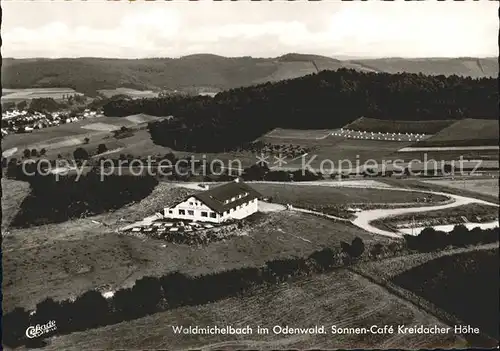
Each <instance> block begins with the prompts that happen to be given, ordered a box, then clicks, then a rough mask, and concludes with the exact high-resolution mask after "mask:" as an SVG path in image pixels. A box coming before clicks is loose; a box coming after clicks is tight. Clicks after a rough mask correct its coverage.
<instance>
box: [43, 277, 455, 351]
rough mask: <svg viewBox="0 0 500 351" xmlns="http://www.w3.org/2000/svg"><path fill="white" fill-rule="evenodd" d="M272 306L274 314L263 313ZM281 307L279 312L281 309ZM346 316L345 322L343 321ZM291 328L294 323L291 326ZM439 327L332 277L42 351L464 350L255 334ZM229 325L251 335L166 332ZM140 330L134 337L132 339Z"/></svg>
mask: <svg viewBox="0 0 500 351" xmlns="http://www.w3.org/2000/svg"><path fill="white" fill-rule="evenodd" d="M269 306H274V307H277V308H269ZM283 306H287V307H286V308H281V307H283ZM346 316H348V317H346ZM297 321H300V323H299V324H297ZM380 321H384V324H395V325H396V324H407V325H415V324H423V325H439V326H443V327H444V325H443V324H442V323H441V322H440V321H438V320H437V319H436V318H434V317H432V316H431V315H429V314H427V313H425V312H421V311H419V310H418V309H417V308H415V307H414V306H413V305H411V304H408V303H406V302H404V301H402V300H401V299H399V298H397V297H394V296H392V295H390V294H388V293H387V291H385V290H384V289H383V288H381V287H379V286H377V285H375V284H373V283H370V282H369V281H368V280H366V279H364V278H361V277H360V276H358V275H356V274H354V273H351V272H348V271H346V270H339V271H336V272H333V273H329V274H323V275H317V276H314V277H310V278H306V279H300V280H298V281H295V282H290V283H284V284H281V285H279V286H276V287H272V288H261V289H259V290H257V291H255V292H253V293H252V294H251V295H248V296H244V297H238V298H229V299H226V300H224V301H220V302H216V303H210V304H206V305H201V306H193V307H182V308H178V309H175V310H171V311H167V312H161V313H156V314H154V315H151V316H148V317H144V318H140V319H137V320H133V321H128V322H123V323H120V324H116V325H112V326H107V327H104V328H98V329H92V330H88V331H85V332H78V333H73V334H71V335H65V336H59V337H55V338H52V339H51V340H50V345H48V346H47V347H46V349H48V350H60V349H69V350H71V349H75V350H77V349H79V350H80V349H102V348H106V347H109V345H113V348H134V349H136V348H141V349H143V348H146V349H159V348H164V347H165V346H166V345H168V346H169V348H172V349H193V348H194V349H200V348H203V349H207V350H215V349H225V348H230V349H246V348H249V349H282V348H286V349H311V348H317V349H331V348H339V349H351V348H356V347H358V348H359V347H363V348H377V347H382V348H394V349H401V348H409V347H411V348H415V349H417V348H436V347H443V348H450V347H460V346H464V345H465V344H464V342H463V340H462V339H461V338H459V337H457V336H455V335H453V334H441V335H421V334H420V335H419V334H414V335H406V336H405V337H403V338H402V337H396V336H395V335H390V334H386V335H380V336H375V335H360V334H350V335H342V336H340V335H336V336H335V337H334V335H332V334H330V333H328V334H325V335H275V334H273V333H272V332H270V333H269V334H268V335H257V334H256V333H255V329H256V327H257V325H260V326H264V327H268V328H272V327H273V326H275V325H281V326H285V325H287V326H290V327H312V326H315V325H324V326H325V328H326V329H328V331H330V327H331V326H332V325H336V326H337V327H348V326H353V325H355V326H359V327H363V326H370V325H373V324H377V325H378V324H380ZM172 325H175V326H178V325H184V326H196V325H199V326H206V325H211V326H212V325H219V326H225V325H231V326H233V327H244V326H246V325H249V326H250V327H252V328H253V329H254V333H253V334H252V335H220V334H219V335H182V336H179V335H174V334H173V332H172V329H171V327H170V326H172ZM137 331H141V337H140V338H138V337H137Z"/></svg>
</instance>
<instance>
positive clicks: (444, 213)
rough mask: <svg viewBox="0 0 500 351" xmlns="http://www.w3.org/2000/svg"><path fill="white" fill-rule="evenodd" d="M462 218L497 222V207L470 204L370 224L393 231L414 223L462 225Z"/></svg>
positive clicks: (474, 221) (470, 220)
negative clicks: (398, 227)
mask: <svg viewBox="0 0 500 351" xmlns="http://www.w3.org/2000/svg"><path fill="white" fill-rule="evenodd" d="M463 218H466V219H467V220H468V221H469V222H472V223H478V222H491V221H494V220H498V207H494V206H489V205H483V204H477V203H472V204H467V205H462V206H458V207H453V208H447V209H444V210H436V211H430V212H421V213H411V214H406V215H402V216H395V217H389V218H384V219H380V220H377V221H374V222H372V223H371V224H372V225H375V226H376V227H378V228H382V229H389V230H394V228H396V225H398V224H403V225H404V226H405V227H409V226H410V225H412V223H414V222H415V225H414V226H413V227H415V226H417V227H424V226H427V225H429V226H434V225H446V224H455V223H463Z"/></svg>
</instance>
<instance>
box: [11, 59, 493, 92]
mask: <svg viewBox="0 0 500 351" xmlns="http://www.w3.org/2000/svg"><path fill="white" fill-rule="evenodd" d="M339 68H348V69H356V70H359V71H364V72H386V73H398V72H408V73H423V74H431V75H439V74H443V75H452V74H456V75H460V76H469V77H473V78H480V77H497V76H498V60H497V59H496V58H481V59H478V58H444V59H439V58H424V59H406V58H384V59H371V60H370V59H367V60H343V61H341V60H336V59H334V58H330V57H325V56H318V55H304V54H287V55H283V56H280V57H276V58H253V57H222V56H217V55H210V54H199V55H189V56H184V57H181V58H178V59H172V58H152V59H105V58H75V59H68V58H62V59H9V58H6V59H4V60H3V62H2V84H3V87H4V88H53V87H67V88H72V89H75V90H76V91H78V92H81V93H85V94H87V95H93V94H95V92H96V91H97V90H100V89H115V88H119V87H126V88H133V89H139V90H163V89H165V90H169V89H172V90H173V89H176V90H186V89H188V90H192V89H193V88H195V90H196V89H197V88H198V89H205V90H207V89H208V90H212V91H220V90H225V89H230V88H237V87H242V86H249V85H252V84H258V83H265V82H268V81H271V82H274V81H279V80H283V79H292V78H297V77H301V76H304V75H307V74H311V73H317V72H318V71H322V70H337V69H339Z"/></svg>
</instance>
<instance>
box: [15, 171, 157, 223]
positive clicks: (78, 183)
mask: <svg viewBox="0 0 500 351" xmlns="http://www.w3.org/2000/svg"><path fill="white" fill-rule="evenodd" d="M32 167H34V166H33V165H32ZM76 177H77V175H68V176H64V177H58V179H56V176H55V175H47V176H42V175H34V176H26V177H25V179H24V180H26V181H28V182H29V183H30V186H31V192H30V194H29V195H28V196H27V197H26V198H25V199H24V201H23V202H22V203H21V206H20V209H19V211H18V213H17V214H16V216H15V217H14V219H13V221H12V225H13V226H15V227H29V226H32V225H41V224H47V223H60V222H64V221H67V220H69V219H73V218H80V217H83V216H90V215H95V214H99V213H103V212H106V211H109V210H113V209H119V208H121V207H123V206H124V205H126V204H128V203H131V202H135V201H140V200H142V199H143V198H145V197H146V196H148V195H149V194H150V193H151V192H152V191H153V189H154V187H155V186H156V185H157V184H158V181H157V180H156V179H155V178H154V177H149V176H142V177H135V176H130V175H122V176H116V175H109V176H104V177H101V176H100V175H99V174H97V173H96V172H89V173H87V174H85V175H81V176H80V178H79V179H78V180H76Z"/></svg>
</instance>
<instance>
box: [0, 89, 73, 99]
mask: <svg viewBox="0 0 500 351" xmlns="http://www.w3.org/2000/svg"><path fill="white" fill-rule="evenodd" d="M63 95H82V93H79V92H77V91H75V90H74V89H71V88H31V89H2V102H8V101H14V102H19V101H22V100H31V99H38V98H52V99H54V100H61V99H62V98H63Z"/></svg>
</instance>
